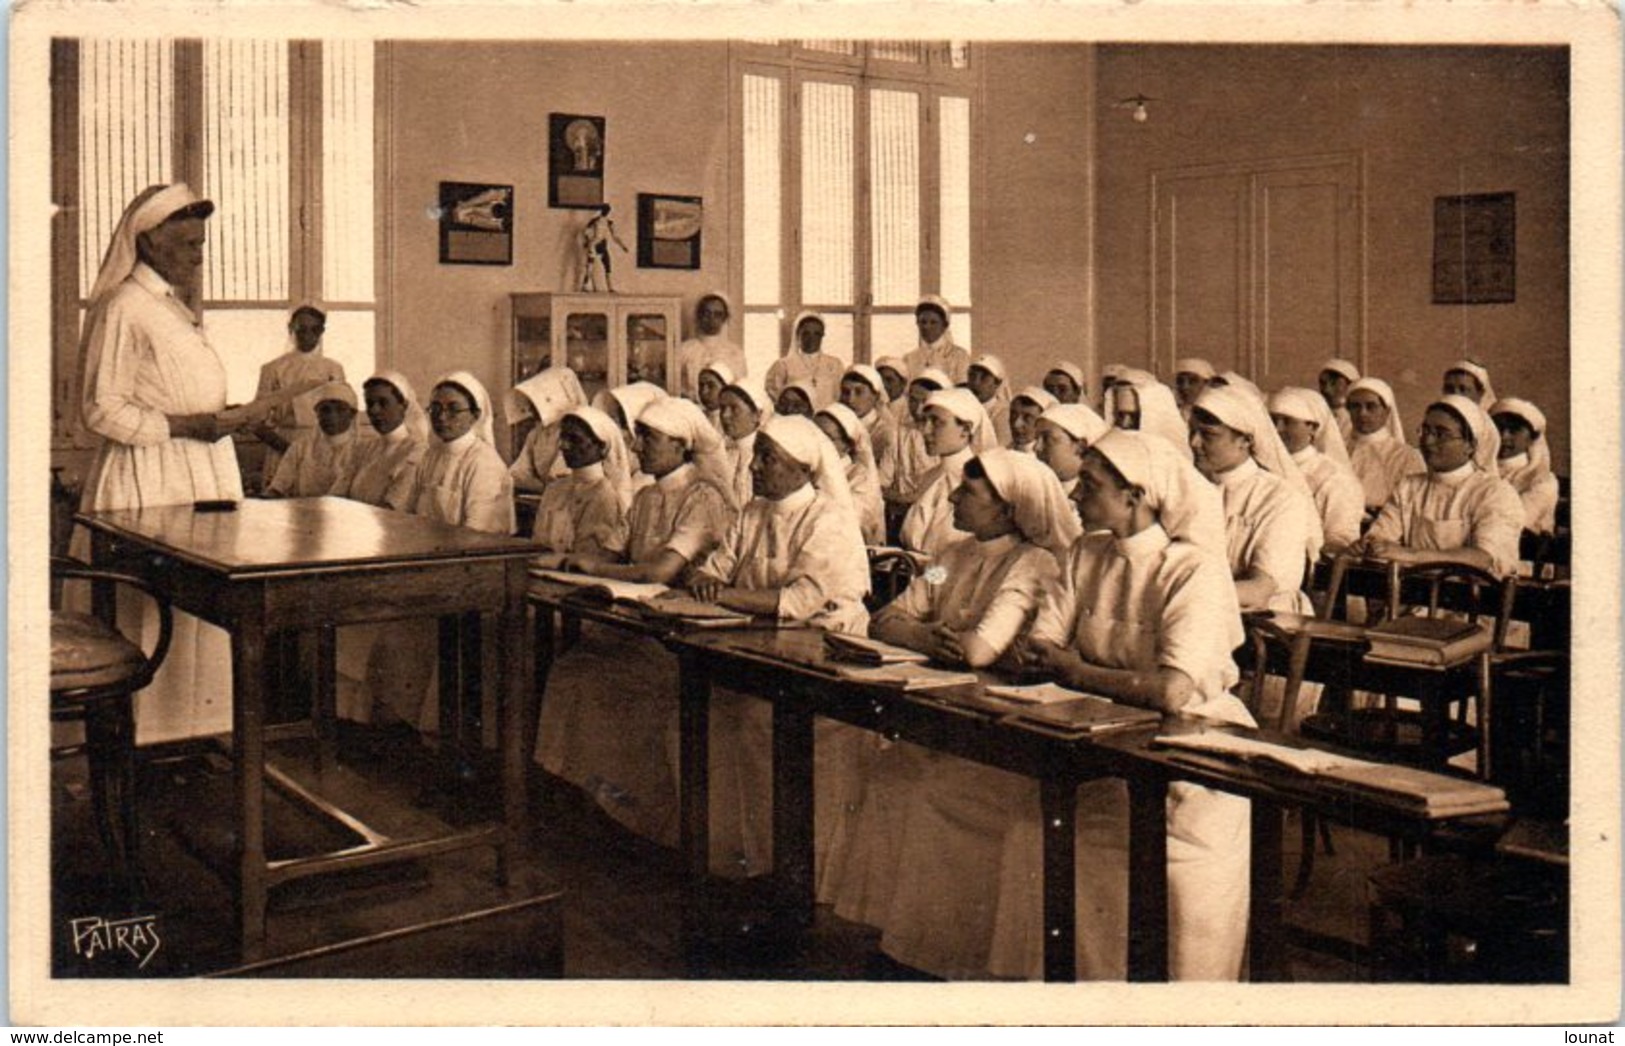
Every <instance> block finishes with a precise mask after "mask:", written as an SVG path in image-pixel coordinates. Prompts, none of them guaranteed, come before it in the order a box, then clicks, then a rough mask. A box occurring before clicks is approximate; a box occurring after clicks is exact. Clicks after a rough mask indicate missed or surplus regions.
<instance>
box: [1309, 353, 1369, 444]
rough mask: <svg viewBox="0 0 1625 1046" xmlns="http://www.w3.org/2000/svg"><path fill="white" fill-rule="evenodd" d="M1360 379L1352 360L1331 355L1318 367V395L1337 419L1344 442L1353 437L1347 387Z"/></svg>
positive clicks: (1338, 429) (1352, 423) (1352, 421)
mask: <svg viewBox="0 0 1625 1046" xmlns="http://www.w3.org/2000/svg"><path fill="white" fill-rule="evenodd" d="M1359 380H1360V368H1358V367H1356V366H1355V365H1354V363H1353V361H1352V360H1345V359H1338V358H1336V357H1333V358H1332V359H1329V360H1327V361H1326V362H1325V363H1324V364H1323V365H1322V366H1321V368H1320V375H1319V377H1318V378H1317V379H1316V385H1317V387H1318V388H1319V389H1320V396H1321V398H1322V399H1324V400H1325V401H1326V406H1327V407H1328V408H1330V410H1331V412H1332V417H1333V418H1335V419H1336V420H1337V431H1338V432H1340V433H1342V434H1343V442H1344V444H1345V445H1346V444H1348V443H1350V442H1351V441H1352V440H1353V439H1354V419H1352V418H1350V417H1349V411H1348V398H1349V389H1350V386H1352V385H1353V384H1354V383H1355V382H1357V381H1359Z"/></svg>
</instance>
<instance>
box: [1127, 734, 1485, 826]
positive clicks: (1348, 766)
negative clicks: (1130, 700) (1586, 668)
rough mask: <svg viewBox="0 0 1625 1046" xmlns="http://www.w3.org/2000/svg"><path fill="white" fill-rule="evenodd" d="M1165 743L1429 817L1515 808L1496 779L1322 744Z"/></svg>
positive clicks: (1211, 739) (1187, 738)
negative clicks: (1357, 755)
mask: <svg viewBox="0 0 1625 1046" xmlns="http://www.w3.org/2000/svg"><path fill="white" fill-rule="evenodd" d="M1156 743H1157V744H1158V745H1159V746H1162V747H1164V748H1174V749H1179V750H1183V751H1189V752H1194V753H1197V754H1199V755H1207V756H1217V757H1220V758H1223V759H1235V760H1239V761H1241V762H1247V763H1262V764H1266V765H1272V766H1276V767H1279V768H1281V769H1284V770H1288V771H1291V772H1293V773H1296V774H1301V775H1303V776H1304V777H1308V778H1313V779H1314V781H1315V783H1316V784H1317V785H1322V786H1325V787H1327V788H1329V789H1331V790H1334V791H1340V792H1344V793H1346V794H1348V795H1350V796H1358V797H1361V798H1364V799H1367V800H1369V801H1371V802H1375V803H1379V804H1381V805H1384V806H1391V807H1394V808H1396V809H1400V810H1404V811H1406V812H1407V813H1412V814H1416V815H1418V816H1421V817H1426V818H1430V819H1431V818H1441V817H1461V816H1464V815H1467V814H1490V813H1499V812H1501V811H1502V810H1506V809H1509V807H1510V804H1509V803H1508V802H1507V797H1506V793H1505V792H1504V791H1502V790H1501V789H1499V788H1497V787H1495V786H1494V785H1488V784H1484V783H1483V782H1481V781H1473V780H1469V779H1467V778H1462V777H1454V776H1451V775H1449V774H1439V773H1434V772H1432V771H1430V770H1419V769H1416V768H1415V767H1410V766H1395V765H1393V764H1391V763H1373V762H1368V761H1366V760H1363V759H1353V758H1350V757H1348V756H1343V755H1338V754H1337V753H1335V752H1326V751H1322V750H1320V749H1318V748H1292V747H1289V746H1287V745H1278V744H1273V743H1271V742H1269V741H1261V740H1259V739H1257V738H1252V737H1244V736H1241V735H1238V734H1223V733H1201V734H1177V735H1163V736H1159V737H1158V738H1157V739H1156Z"/></svg>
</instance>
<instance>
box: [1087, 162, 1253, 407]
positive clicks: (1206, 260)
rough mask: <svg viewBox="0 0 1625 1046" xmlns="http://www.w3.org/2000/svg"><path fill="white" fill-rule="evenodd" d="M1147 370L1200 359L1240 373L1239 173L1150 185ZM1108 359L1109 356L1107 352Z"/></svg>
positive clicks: (1246, 286) (1244, 201)
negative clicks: (1153, 223)
mask: <svg viewBox="0 0 1625 1046" xmlns="http://www.w3.org/2000/svg"><path fill="white" fill-rule="evenodd" d="M1157 190H1158V192H1157V218H1158V220H1157V243H1156V255H1155V258H1156V263H1155V264H1156V273H1157V284H1156V299H1157V300H1156V306H1155V307H1156V316H1157V330H1156V341H1155V345H1154V349H1153V352H1154V360H1153V364H1154V365H1160V364H1167V367H1166V368H1163V374H1164V376H1169V375H1171V373H1172V372H1171V369H1170V368H1171V367H1172V365H1173V361H1174V360H1175V359H1178V358H1179V357H1181V356H1201V357H1204V358H1205V359H1208V360H1210V361H1211V362H1212V363H1213V365H1214V366H1215V367H1218V368H1219V369H1220V370H1225V369H1228V368H1232V367H1233V368H1236V369H1238V370H1240V369H1244V368H1243V362H1244V360H1245V358H1246V357H1245V353H1246V347H1247V342H1248V335H1247V326H1248V323H1249V321H1250V318H1249V315H1248V313H1249V302H1248V296H1249V294H1250V293H1251V284H1250V281H1249V280H1248V277H1247V267H1248V263H1247V222H1248V212H1249V210H1250V202H1249V199H1248V196H1249V193H1250V191H1251V187H1250V185H1249V182H1248V180H1247V178H1246V177H1245V176H1238V175H1221V176H1218V177H1176V178H1172V179H1169V180H1167V181H1166V182H1162V181H1159V183H1158V185H1157ZM1108 355H1109V353H1108Z"/></svg>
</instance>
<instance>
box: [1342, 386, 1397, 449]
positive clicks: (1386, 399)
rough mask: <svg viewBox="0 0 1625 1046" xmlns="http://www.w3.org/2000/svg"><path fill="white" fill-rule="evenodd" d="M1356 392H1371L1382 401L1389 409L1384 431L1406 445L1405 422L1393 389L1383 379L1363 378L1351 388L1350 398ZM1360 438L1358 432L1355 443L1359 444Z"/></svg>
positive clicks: (1355, 435)
mask: <svg viewBox="0 0 1625 1046" xmlns="http://www.w3.org/2000/svg"><path fill="white" fill-rule="evenodd" d="M1356 392H1369V393H1371V394H1372V395H1373V396H1375V397H1377V398H1378V399H1379V400H1381V401H1382V404H1383V406H1385V407H1387V408H1388V424H1386V425H1384V426H1383V427H1382V428H1383V431H1384V432H1386V433H1388V435H1389V436H1391V437H1393V438H1394V439H1396V440H1398V441H1399V442H1401V443H1404V442H1405V436H1406V433H1405V422H1404V421H1403V420H1402V419H1401V418H1400V416H1399V401H1398V400H1396V399H1395V398H1394V390H1393V388H1392V387H1390V386H1389V384H1388V383H1387V382H1386V381H1383V380H1382V379H1381V378H1361V379H1359V380H1358V381H1356V382H1355V383H1354V384H1352V385H1350V386H1349V393H1348V394H1349V395H1350V396H1352V395H1354V394H1355V393H1356ZM1360 438H1361V437H1360V434H1359V433H1358V432H1356V433H1355V434H1354V441H1355V442H1356V443H1358V442H1359V441H1360Z"/></svg>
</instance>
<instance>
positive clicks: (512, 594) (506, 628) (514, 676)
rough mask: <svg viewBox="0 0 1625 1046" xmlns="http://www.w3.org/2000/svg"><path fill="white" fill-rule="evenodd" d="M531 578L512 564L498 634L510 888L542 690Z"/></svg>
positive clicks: (501, 869) (503, 875) (503, 860)
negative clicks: (528, 605)
mask: <svg viewBox="0 0 1625 1046" xmlns="http://www.w3.org/2000/svg"><path fill="white" fill-rule="evenodd" d="M526 579H527V575H526V571H525V565H524V563H523V562H521V561H518V560H515V561H513V562H512V563H510V564H509V567H508V599H507V602H506V603H505V604H504V605H503V608H502V614H501V616H500V618H499V620H498V632H497V652H498V660H499V662H500V663H501V665H502V690H501V691H500V692H499V693H500V695H501V701H502V704H501V711H500V713H499V716H498V720H497V722H498V724H499V725H500V726H501V730H502V737H501V744H502V822H503V824H504V825H506V826H507V832H506V833H505V842H504V845H503V846H501V847H500V848H498V850H497V881H498V882H499V883H501V884H502V885H504V886H506V885H507V884H508V880H509V875H510V873H511V872H512V866H511V860H510V858H511V852H512V850H513V849H514V848H515V847H517V846H518V845H519V844H520V841H521V840H522V839H523V838H524V831H525V766H526V764H527V763H528V761H529V760H530V753H531V751H532V750H533V749H531V748H527V747H525V745H526V742H527V740H533V738H532V736H531V734H530V731H529V730H527V724H530V723H533V722H534V721H535V719H534V717H532V716H531V715H530V706H531V702H532V696H533V695H534V694H535V692H536V684H535V682H534V680H533V678H532V675H531V672H532V669H533V668H534V667H535V666H534V664H533V662H532V660H531V658H532V651H531V649H530V646H529V644H530V632H529V630H528V629H527V628H526V627H525V625H526V621H525V584H526Z"/></svg>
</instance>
